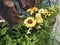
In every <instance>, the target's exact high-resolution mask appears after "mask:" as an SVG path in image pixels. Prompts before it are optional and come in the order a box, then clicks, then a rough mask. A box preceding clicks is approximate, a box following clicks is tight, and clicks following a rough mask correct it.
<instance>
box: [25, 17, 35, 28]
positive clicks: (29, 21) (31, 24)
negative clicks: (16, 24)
mask: <svg viewBox="0 0 60 45" xmlns="http://www.w3.org/2000/svg"><path fill="white" fill-rule="evenodd" d="M24 24H25V26H26V27H28V28H30V27H34V26H35V25H36V20H35V19H34V18H33V17H27V18H26V19H25V20H24Z"/></svg>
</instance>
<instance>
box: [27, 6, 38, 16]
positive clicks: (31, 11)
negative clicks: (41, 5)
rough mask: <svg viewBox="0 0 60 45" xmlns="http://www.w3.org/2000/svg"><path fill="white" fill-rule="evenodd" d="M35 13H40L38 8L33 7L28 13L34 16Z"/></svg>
mask: <svg viewBox="0 0 60 45" xmlns="http://www.w3.org/2000/svg"><path fill="white" fill-rule="evenodd" d="M35 11H38V8H36V7H32V8H29V9H28V10H27V12H29V13H30V14H31V15H32V14H33V13H34V12H35Z"/></svg>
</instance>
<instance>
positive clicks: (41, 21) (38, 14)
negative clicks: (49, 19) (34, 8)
mask: <svg viewBox="0 0 60 45" xmlns="http://www.w3.org/2000/svg"><path fill="white" fill-rule="evenodd" d="M35 18H36V21H37V23H39V24H40V25H41V24H42V23H43V18H42V17H41V14H40V13H36V15H35Z"/></svg>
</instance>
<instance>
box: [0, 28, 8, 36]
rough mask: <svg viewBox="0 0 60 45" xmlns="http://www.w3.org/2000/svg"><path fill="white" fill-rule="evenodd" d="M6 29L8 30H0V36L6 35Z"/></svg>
mask: <svg viewBox="0 0 60 45" xmlns="http://www.w3.org/2000/svg"><path fill="white" fill-rule="evenodd" d="M7 29H8V28H3V29H2V30H1V32H0V35H4V34H6V32H7Z"/></svg>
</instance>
